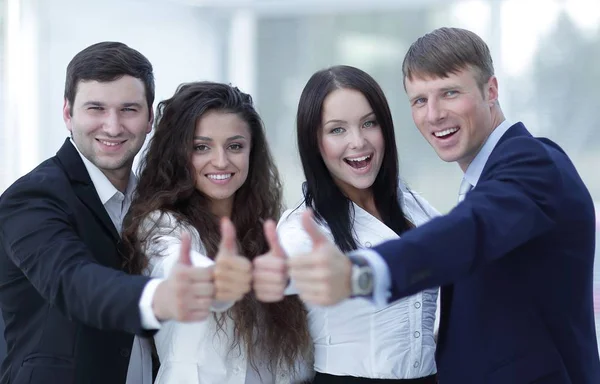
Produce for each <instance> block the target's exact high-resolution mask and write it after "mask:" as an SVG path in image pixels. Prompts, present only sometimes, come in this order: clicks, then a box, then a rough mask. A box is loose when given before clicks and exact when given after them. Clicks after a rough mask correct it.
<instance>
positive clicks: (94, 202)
mask: <svg viewBox="0 0 600 384" xmlns="http://www.w3.org/2000/svg"><path fill="white" fill-rule="evenodd" d="M56 157H57V158H58V160H59V161H60V163H61V164H62V166H63V169H64V171H65V173H66V174H67V175H68V176H69V179H70V180H71V182H72V185H73V190H74V191H75V194H76V195H77V196H78V197H79V199H80V200H81V201H82V202H83V204H85V205H86V206H87V207H88V208H89V209H90V211H91V212H92V213H93V214H94V217H95V218H96V220H98V222H100V224H102V226H103V227H104V229H105V230H106V231H107V232H108V233H109V234H110V236H111V237H112V238H113V239H114V240H115V242H120V240H121V237H120V236H119V234H118V233H117V229H116V228H115V225H114V224H113V222H112V220H111V219H110V216H108V212H106V208H104V205H102V202H101V201H100V197H98V192H96V188H95V187H94V184H93V183H92V179H90V175H89V174H88V172H87V169H86V168H85V165H84V164H83V161H82V160H81V157H80V156H79V153H78V152H77V149H75V147H74V146H73V144H72V143H71V141H70V140H69V139H67V140H66V141H65V143H64V144H63V146H62V147H61V148H60V149H59V151H58V153H57V154H56Z"/></svg>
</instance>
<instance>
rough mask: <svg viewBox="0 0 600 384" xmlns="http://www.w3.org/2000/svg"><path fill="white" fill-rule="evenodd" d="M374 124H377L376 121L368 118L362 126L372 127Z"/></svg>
mask: <svg viewBox="0 0 600 384" xmlns="http://www.w3.org/2000/svg"><path fill="white" fill-rule="evenodd" d="M376 126H377V121H375V120H368V121H365V122H364V123H363V128H373V127H376Z"/></svg>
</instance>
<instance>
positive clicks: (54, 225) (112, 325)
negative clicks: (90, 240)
mask: <svg viewBox="0 0 600 384" xmlns="http://www.w3.org/2000/svg"><path fill="white" fill-rule="evenodd" d="M51 182H52V181H51V180H37V179H32V178H24V179H21V180H20V181H18V182H17V183H16V184H14V185H13V186H12V187H11V188H10V189H9V190H8V191H7V192H6V193H5V194H4V196H2V199H1V201H0V241H1V243H2V246H3V247H4V250H5V252H6V254H7V255H8V257H9V258H10V260H11V261H12V262H13V263H14V264H15V265H16V266H17V267H18V268H19V269H20V270H21V271H22V272H23V274H24V275H25V277H26V278H27V279H28V280H29V282H30V283H31V284H32V285H33V287H34V288H35V289H36V290H37V291H38V292H39V294H40V295H41V296H42V297H43V298H44V300H46V301H47V302H48V303H49V304H50V305H52V306H56V307H57V308H58V309H60V310H61V311H62V312H63V313H64V314H65V315H66V316H67V317H68V318H69V319H77V320H79V321H81V322H82V323H84V324H86V325H88V326H91V327H94V328H98V329H103V330H119V331H124V332H129V333H137V334H141V335H148V334H149V333H148V331H145V330H143V329H142V326H141V318H140V312H139V308H138V304H139V300H140V297H141V294H142V291H143V289H144V286H145V285H146V283H147V282H148V280H149V279H148V278H147V277H144V276H132V275H128V274H126V273H124V272H122V271H118V270H115V269H112V268H109V267H104V266H102V265H100V264H98V263H97V262H96V260H95V259H94V257H93V255H92V253H91V252H90V250H89V248H88V246H87V245H86V244H85V243H84V242H83V240H82V239H81V237H80V236H79V235H78V229H77V228H75V227H74V225H73V223H74V220H72V214H71V212H70V208H69V206H68V204H67V202H66V201H65V199H64V197H62V196H60V195H61V194H60V193H59V189H58V188H57V189H56V190H55V191H54V192H53V191H51V190H50V188H47V187H44V186H43V185H44V184H46V183H51Z"/></svg>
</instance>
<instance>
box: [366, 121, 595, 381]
mask: <svg viewBox="0 0 600 384" xmlns="http://www.w3.org/2000/svg"><path fill="white" fill-rule="evenodd" d="M594 216H595V213H594V206H593V204H592V199H591V196H590V194H589V192H588V190H587V188H586V187H585V185H584V184H583V181H582V180H581V178H580V177H579V175H578V174H577V171H576V170H575V167H574V166H573V164H572V163H571V161H570V160H569V158H568V157H567V155H566V154H565V153H564V152H563V151H562V149H560V148H559V147H558V146H557V145H556V144H554V143H553V142H551V141H549V140H547V139H537V138H534V137H532V136H531V135H530V134H529V132H528V131H527V130H526V129H525V127H524V126H523V124H521V123H518V124H515V125H513V126H512V127H511V128H509V130H508V131H507V132H506V133H505V134H504V135H503V136H502V138H501V139H500V141H499V142H498V144H497V145H496V147H495V148H494V150H493V151H492V153H491V155H490V157H489V159H488V161H487V163H486V164H485V167H484V169H483V172H482V174H481V177H480V179H479V182H478V184H477V186H476V187H475V188H474V189H473V190H472V191H471V192H469V193H468V194H467V195H466V197H465V200H464V201H463V202H462V203H460V204H459V205H458V206H456V208H454V209H453V210H452V211H451V212H450V213H448V214H447V215H445V216H441V217H438V218H435V219H433V220H431V221H430V222H428V223H426V224H424V225H422V226H420V227H418V228H415V229H413V230H411V231H409V232H407V233H406V234H404V235H403V236H402V238H400V239H398V240H393V241H390V242H387V243H383V244H381V245H379V246H377V247H374V250H376V251H377V252H378V253H379V254H381V255H382V256H383V258H384V259H385V261H386V263H387V265H388V266H389V268H390V271H391V277H392V298H391V300H395V299H398V298H399V297H403V296H407V295H410V294H413V293H415V292H418V291H420V290H423V289H424V288H429V287H434V286H440V285H441V286H444V285H445V286H444V287H443V288H442V311H441V312H442V316H441V322H440V333H439V343H438V349H437V363H438V378H439V382H440V384H454V383H461V384H470V383H473V384H529V383H536V384H597V383H600V359H599V358H598V345H597V342H596V332H595V324H594V312H593V299H592V274H593V267H594V243H595V218H594Z"/></svg>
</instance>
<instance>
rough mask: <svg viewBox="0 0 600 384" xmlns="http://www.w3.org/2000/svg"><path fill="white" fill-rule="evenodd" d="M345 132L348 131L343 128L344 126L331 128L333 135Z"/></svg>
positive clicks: (330, 131)
mask: <svg viewBox="0 0 600 384" xmlns="http://www.w3.org/2000/svg"><path fill="white" fill-rule="evenodd" d="M344 132H346V130H345V129H344V128H342V127H336V128H333V129H330V130H329V133H331V134H333V135H339V134H341V133H344Z"/></svg>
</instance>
